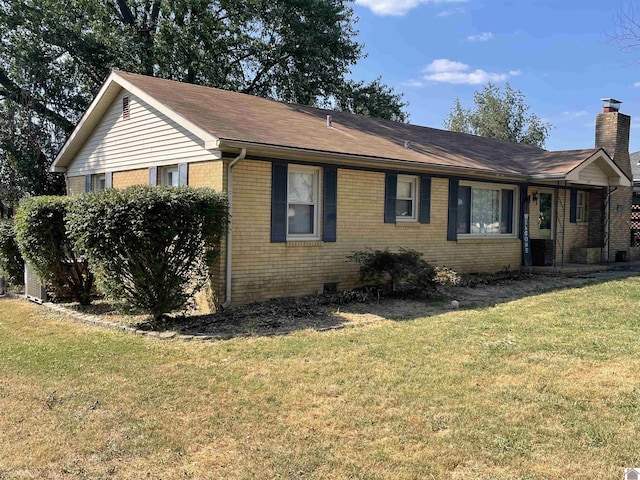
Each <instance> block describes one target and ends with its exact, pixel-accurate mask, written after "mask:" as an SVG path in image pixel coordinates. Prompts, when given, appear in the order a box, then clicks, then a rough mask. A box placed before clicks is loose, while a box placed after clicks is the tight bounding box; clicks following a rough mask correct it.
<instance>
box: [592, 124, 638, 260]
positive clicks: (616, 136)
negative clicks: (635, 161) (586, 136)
mask: <svg viewBox="0 0 640 480" xmlns="http://www.w3.org/2000/svg"><path fill="white" fill-rule="evenodd" d="M630 128H631V117H629V116H628V115H625V114H623V113H620V112H605V113H601V114H600V115H598V116H597V117H596V147H602V148H604V149H605V150H606V151H607V153H608V154H609V155H610V156H611V157H612V158H613V161H614V162H615V163H616V165H618V167H620V169H621V170H622V171H623V172H624V173H625V174H626V175H627V177H629V178H630V179H631V178H633V174H632V173H631V160H630V158H629V133H630ZM631 197H632V188H631V187H617V189H616V190H615V191H614V192H613V194H612V195H611V197H610V207H611V208H610V210H609V212H610V227H609V248H608V254H609V260H610V261H613V260H615V257H616V253H617V252H627V256H629V253H630V246H629V237H630V233H629V222H630V220H631V203H632V202H631ZM606 253H607V252H605V255H606ZM605 260H606V258H605Z"/></svg>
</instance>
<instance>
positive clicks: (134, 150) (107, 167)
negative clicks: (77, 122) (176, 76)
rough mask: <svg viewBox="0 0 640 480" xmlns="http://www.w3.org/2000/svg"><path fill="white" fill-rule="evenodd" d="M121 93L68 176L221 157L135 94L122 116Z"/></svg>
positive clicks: (79, 153)
mask: <svg viewBox="0 0 640 480" xmlns="http://www.w3.org/2000/svg"><path fill="white" fill-rule="evenodd" d="M125 95H128V93H127V92H122V93H121V94H120V95H119V96H118V97H116V98H115V100H114V101H113V103H112V104H111V106H110V107H109V109H108V111H107V113H106V114H105V116H104V117H103V118H102V120H101V121H100V123H99V124H98V126H97V127H96V129H95V130H94V131H93V133H92V134H91V136H90V137H89V139H88V140H87V142H86V143H85V144H84V145H83V146H82V148H81V149H80V151H79V152H78V154H77V155H76V157H75V159H74V161H73V162H72V163H71V165H69V167H68V169H67V175H68V176H70V177H71V176H76V175H86V174H92V173H102V172H107V171H113V172H116V171H122V170H132V169H140V168H147V167H149V166H151V165H171V164H178V163H182V162H189V163H192V162H201V161H207V160H218V159H219V158H220V154H219V153H217V152H215V153H214V152H210V151H208V150H205V149H204V147H203V146H202V141H201V140H200V139H199V138H197V137H196V136H195V135H193V134H192V133H190V132H188V131H187V130H185V129H184V128H183V127H181V126H180V125H178V124H177V123H176V122H174V121H173V120H171V119H169V118H168V117H166V116H165V115H163V114H162V113H160V112H159V111H157V110H155V109H154V108H153V107H151V106H150V105H148V104H147V103H145V102H143V101H142V100H140V99H139V98H137V97H136V96H134V95H129V97H130V98H129V112H130V117H129V119H127V120H124V119H123V118H122V98H123V97H124V96H125Z"/></svg>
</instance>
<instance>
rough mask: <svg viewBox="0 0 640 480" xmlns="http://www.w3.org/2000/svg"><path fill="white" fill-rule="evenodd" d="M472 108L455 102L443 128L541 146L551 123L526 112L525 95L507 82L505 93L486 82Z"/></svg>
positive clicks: (475, 97)
mask: <svg viewBox="0 0 640 480" xmlns="http://www.w3.org/2000/svg"><path fill="white" fill-rule="evenodd" d="M473 103H474V106H473V108H464V107H463V106H462V104H461V103H460V99H456V101H455V104H454V106H453V108H452V109H451V111H450V112H449V116H448V117H447V118H446V119H445V121H444V126H445V128H446V129H447V130H451V131H452V132H460V133H470V134H473V135H479V136H481V137H489V138H497V139H499V140H506V141H508V142H515V143H527V144H529V145H535V146H537V147H541V148H542V147H544V144H545V142H546V140H547V138H548V136H549V130H550V129H551V128H553V127H552V125H551V124H549V123H547V122H544V121H542V120H541V119H540V118H539V117H538V116H537V115H536V114H534V113H529V110H530V107H529V106H528V105H527V104H526V103H525V99H524V94H523V93H522V92H521V91H520V90H514V89H513V88H512V87H511V85H509V84H508V83H506V84H505V86H504V90H503V89H501V88H500V87H499V86H497V85H495V84H493V83H491V82H489V83H488V84H487V85H485V86H484V87H483V88H482V90H479V91H476V92H475V93H474V96H473Z"/></svg>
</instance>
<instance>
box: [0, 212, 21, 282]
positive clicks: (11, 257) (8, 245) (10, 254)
mask: <svg viewBox="0 0 640 480" xmlns="http://www.w3.org/2000/svg"><path fill="white" fill-rule="evenodd" d="M0 271H2V274H3V275H4V276H5V277H6V279H7V282H9V284H10V285H24V260H23V259H22V255H20V249H19V248H18V243H17V242H16V232H15V230H14V228H13V221H11V220H3V221H0Z"/></svg>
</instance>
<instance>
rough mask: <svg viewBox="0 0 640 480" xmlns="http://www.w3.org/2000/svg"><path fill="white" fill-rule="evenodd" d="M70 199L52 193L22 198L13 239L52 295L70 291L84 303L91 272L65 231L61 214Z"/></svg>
mask: <svg viewBox="0 0 640 480" xmlns="http://www.w3.org/2000/svg"><path fill="white" fill-rule="evenodd" d="M73 201H74V198H73V197H53V196H45V197H30V198H25V199H23V200H22V201H21V202H20V208H19V209H18V212H17V214H16V217H15V225H14V226H15V230H16V240H17V242H18V247H19V248H20V253H21V254H22V256H23V258H25V259H26V260H27V261H28V262H29V263H30V264H31V266H32V267H33V269H34V270H35V271H36V273H37V274H38V275H39V276H40V278H41V279H42V280H43V281H44V282H45V283H46V284H47V285H49V286H50V287H51V288H52V289H53V293H54V295H55V296H56V297H58V298H62V297H66V296H68V295H69V294H71V295H73V296H74V298H75V299H76V300H77V301H78V302H80V303H81V304H82V305H88V304H89V303H91V289H92V287H93V274H92V273H91V272H90V271H89V267H88V263H87V260H86V259H84V258H82V257H81V256H80V255H78V254H77V253H76V251H75V249H74V245H73V242H71V241H70V240H69V238H68V237H67V234H66V227H65V217H66V214H67V209H68V208H69V206H70V205H71V203H72V202H73Z"/></svg>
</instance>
